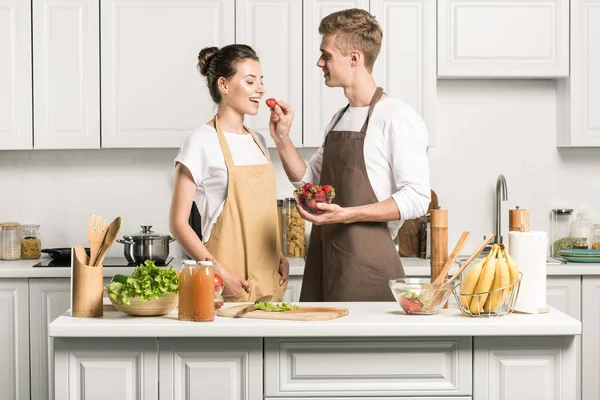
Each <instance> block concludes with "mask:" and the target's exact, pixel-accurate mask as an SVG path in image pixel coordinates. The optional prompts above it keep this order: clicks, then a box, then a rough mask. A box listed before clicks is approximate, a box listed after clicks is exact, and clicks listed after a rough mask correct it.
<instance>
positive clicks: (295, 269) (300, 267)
mask: <svg viewBox="0 0 600 400" xmlns="http://www.w3.org/2000/svg"><path fill="white" fill-rule="evenodd" d="M181 260H182V259H181V258H175V259H173V261H172V262H171V264H172V265H173V266H174V267H175V269H177V270H179V268H180V265H181ZM288 260H289V261H290V276H302V274H303V272H304V259H303V258H289V259H288ZM39 261H40V260H15V261H0V279H1V278H69V277H70V276H71V268H70V267H34V266H33V265H35V264H36V263H39ZM119 263H123V266H122V267H104V276H105V277H107V278H110V277H113V276H114V275H117V274H124V275H129V274H130V273H131V272H132V271H133V267H131V266H127V265H126V261H125V259H124V258H118V257H115V258H107V259H106V261H105V265H117V264H119ZM402 264H403V265H404V271H405V273H406V275H407V276H429V273H430V270H431V269H430V260H424V259H421V258H405V257H403V258H402ZM456 269H457V266H453V267H452V268H451V269H450V272H451V273H452V272H454V271H456ZM548 275H549V276H550V275H600V264H585V263H567V264H548Z"/></svg>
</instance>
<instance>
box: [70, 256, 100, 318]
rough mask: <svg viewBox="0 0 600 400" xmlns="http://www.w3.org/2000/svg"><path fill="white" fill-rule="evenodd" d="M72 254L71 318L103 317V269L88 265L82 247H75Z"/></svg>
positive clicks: (87, 259)
mask: <svg viewBox="0 0 600 400" xmlns="http://www.w3.org/2000/svg"><path fill="white" fill-rule="evenodd" d="M71 254H72V258H71V280H72V281H71V300H72V303H71V316H73V317H78V318H95V317H102V315H103V312H102V291H103V289H104V288H103V286H104V282H103V278H104V277H103V268H102V266H101V265H100V266H97V267H92V266H89V265H88V263H89V257H88V255H87V254H86V253H85V249H84V248H83V247H82V246H73V249H72V251H71Z"/></svg>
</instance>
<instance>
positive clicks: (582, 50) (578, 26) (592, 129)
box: [556, 0, 600, 147]
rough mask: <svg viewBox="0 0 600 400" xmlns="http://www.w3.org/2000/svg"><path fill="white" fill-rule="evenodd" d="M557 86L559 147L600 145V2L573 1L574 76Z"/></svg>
mask: <svg viewBox="0 0 600 400" xmlns="http://www.w3.org/2000/svg"><path fill="white" fill-rule="evenodd" d="M557 86H558V94H557V96H556V102H557V107H558V109H557V116H558V122H557V135H558V140H557V144H558V146H559V147H588V146H594V147H598V146H600V113H598V110H599V109H600V0H573V1H571V75H570V78H569V79H565V80H563V79H560V80H558V81H557Z"/></svg>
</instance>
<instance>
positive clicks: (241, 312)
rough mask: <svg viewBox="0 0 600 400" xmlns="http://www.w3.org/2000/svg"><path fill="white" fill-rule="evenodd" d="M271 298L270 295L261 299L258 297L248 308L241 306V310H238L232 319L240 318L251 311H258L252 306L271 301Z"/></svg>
mask: <svg viewBox="0 0 600 400" xmlns="http://www.w3.org/2000/svg"><path fill="white" fill-rule="evenodd" d="M272 298H273V296H271V295H270V294H268V295H266V296H263V297H259V298H258V299H256V301H255V302H254V304H250V305H249V306H242V309H240V310H239V311H237V312H236V313H235V314H234V315H233V318H240V317H242V316H244V315H246V314H248V313H249V312H251V311H258V310H254V306H255V305H256V304H258V303H262V302H263V301H271V299H272Z"/></svg>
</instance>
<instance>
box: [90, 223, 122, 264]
mask: <svg viewBox="0 0 600 400" xmlns="http://www.w3.org/2000/svg"><path fill="white" fill-rule="evenodd" d="M122 226H123V220H122V219H121V217H117V218H115V219H114V220H113V222H111V223H110V225H109V226H108V229H107V230H106V234H105V235H104V241H103V242H102V248H101V249H100V254H99V255H98V259H97V260H96V263H95V264H94V267H97V266H99V265H102V262H103V261H104V258H105V257H106V255H107V254H108V250H110V248H111V247H112V245H113V243H114V242H115V239H116V238H117V235H118V234H119V231H120V230H121V227H122Z"/></svg>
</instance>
